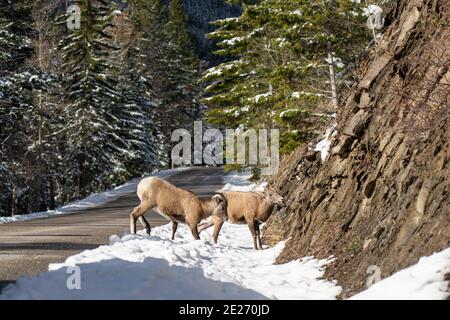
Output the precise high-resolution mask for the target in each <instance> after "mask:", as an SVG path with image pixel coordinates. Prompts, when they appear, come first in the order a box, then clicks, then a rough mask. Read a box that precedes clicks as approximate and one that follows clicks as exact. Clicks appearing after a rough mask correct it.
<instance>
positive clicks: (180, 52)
mask: <svg viewBox="0 0 450 320" xmlns="http://www.w3.org/2000/svg"><path fill="white" fill-rule="evenodd" d="M164 44H165V46H164V48H163V50H164V51H163V56H162V61H161V63H162V65H163V66H164V71H165V79H166V83H165V85H166V87H165V88H164V92H163V95H162V100H163V104H164V109H165V111H166V117H168V118H167V119H166V120H165V122H169V119H171V121H170V122H171V126H170V129H171V130H173V129H175V128H180V127H186V128H187V127H191V126H192V122H193V120H196V119H198V118H199V117H200V106H199V102H198V97H199V94H200V92H199V89H198V87H199V86H198V83H197V82H198V79H199V74H198V67H199V60H198V57H197V53H196V51H195V48H194V47H193V45H192V44H193V38H192V35H191V33H190V32H189V29H188V19H187V16H186V13H185V12H184V8H183V1H182V0H172V1H171V2H170V6H169V15H168V21H167V23H166V25H165V26H164ZM167 108H169V109H167ZM167 110H168V111H169V112H168V113H167Z"/></svg>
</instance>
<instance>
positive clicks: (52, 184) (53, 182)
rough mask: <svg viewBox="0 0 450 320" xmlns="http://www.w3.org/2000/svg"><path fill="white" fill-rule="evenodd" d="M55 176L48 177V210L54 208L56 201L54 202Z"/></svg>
mask: <svg viewBox="0 0 450 320" xmlns="http://www.w3.org/2000/svg"><path fill="white" fill-rule="evenodd" d="M54 179H55V178H54V177H53V176H50V177H49V189H50V190H49V194H50V199H49V202H50V203H49V204H50V210H54V209H55V208H56V202H55V180H54Z"/></svg>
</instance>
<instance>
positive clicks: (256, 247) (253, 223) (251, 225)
mask: <svg viewBox="0 0 450 320" xmlns="http://www.w3.org/2000/svg"><path fill="white" fill-rule="evenodd" d="M247 224H248V228H249V229H250V232H251V233H252V236H253V248H255V250H258V244H257V240H256V229H255V222H254V221H251V222H247Z"/></svg>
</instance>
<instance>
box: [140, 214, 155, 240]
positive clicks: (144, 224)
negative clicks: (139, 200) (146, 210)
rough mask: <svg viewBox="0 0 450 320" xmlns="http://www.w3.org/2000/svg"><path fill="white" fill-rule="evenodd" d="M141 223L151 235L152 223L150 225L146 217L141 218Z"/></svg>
mask: <svg viewBox="0 0 450 320" xmlns="http://www.w3.org/2000/svg"><path fill="white" fill-rule="evenodd" d="M139 221H140V222H141V224H142V226H143V227H144V228H145V231H146V232H147V234H148V235H150V233H151V231H152V228H151V227H150V223H148V221H147V219H145V217H144V215H142V216H140V217H139Z"/></svg>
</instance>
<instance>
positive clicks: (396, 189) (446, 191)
mask: <svg viewBox="0 0 450 320" xmlns="http://www.w3.org/2000/svg"><path fill="white" fill-rule="evenodd" d="M386 20H387V24H388V27H387V29H386V30H385V32H384V34H383V37H382V38H381V39H380V40H379V42H378V45H377V47H376V48H375V49H374V50H373V51H372V52H371V54H370V55H369V58H368V59H367V61H365V62H364V63H363V64H362V65H361V68H360V71H361V77H360V81H359V83H357V84H356V85H355V86H354V88H353V89H352V90H351V93H350V95H349V97H348V98H347V99H346V101H345V102H343V103H342V104H343V105H342V107H341V108H340V110H339V112H338V126H337V129H336V130H337V135H336V136H335V138H334V141H333V144H332V150H331V154H330V156H329V158H328V159H327V161H326V162H325V163H322V162H321V160H320V155H319V154H318V153H314V152H313V151H309V150H308V148H306V147H305V148H302V149H299V150H297V151H296V152H294V153H293V154H291V155H290V156H289V157H287V158H286V159H284V161H283V164H282V168H281V170H280V173H279V175H278V176H277V177H276V178H275V179H273V181H272V184H273V185H274V186H276V187H278V188H279V190H281V193H282V194H283V195H284V196H285V197H286V198H287V203H288V208H287V210H285V211H283V212H277V213H276V214H275V215H273V217H272V218H271V219H270V220H269V222H268V224H267V226H266V228H265V230H264V231H265V232H264V236H265V241H266V242H271V243H274V242H276V241H279V240H281V239H287V238H291V239H290V240H289V241H288V242H287V245H286V248H285V250H284V251H283V252H282V254H281V255H280V257H279V258H278V262H280V263H281V262H286V261H289V260H292V259H297V258H299V257H303V256H305V255H314V256H317V257H319V258H323V257H329V256H331V255H333V256H335V257H336V260H335V263H333V265H331V266H330V267H329V268H328V270H327V274H326V276H327V277H329V278H333V279H336V280H338V282H339V283H340V285H342V286H343V287H344V292H343V294H342V296H343V297H347V296H349V295H351V294H354V293H356V292H358V291H360V290H361V289H363V288H364V287H365V282H366V279H367V276H368V275H367V269H368V267H369V266H371V265H376V266H378V267H380V268H381V271H382V277H383V278H384V277H387V276H389V275H391V274H392V273H394V272H395V271H397V270H399V269H402V268H405V267H407V266H409V265H411V264H414V263H416V262H417V261H418V259H419V258H420V257H421V256H424V255H429V254H431V253H433V252H434V251H439V250H442V249H444V248H447V247H450V161H449V160H450V115H449V108H450V107H449V97H450V90H449V86H450V68H449V67H450V51H449V50H448V48H450V28H449V20H450V0H412V1H411V0H401V1H399V2H398V5H397V7H396V8H394V10H393V11H392V12H391V13H390V14H389V15H388V17H387V19H386Z"/></svg>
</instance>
